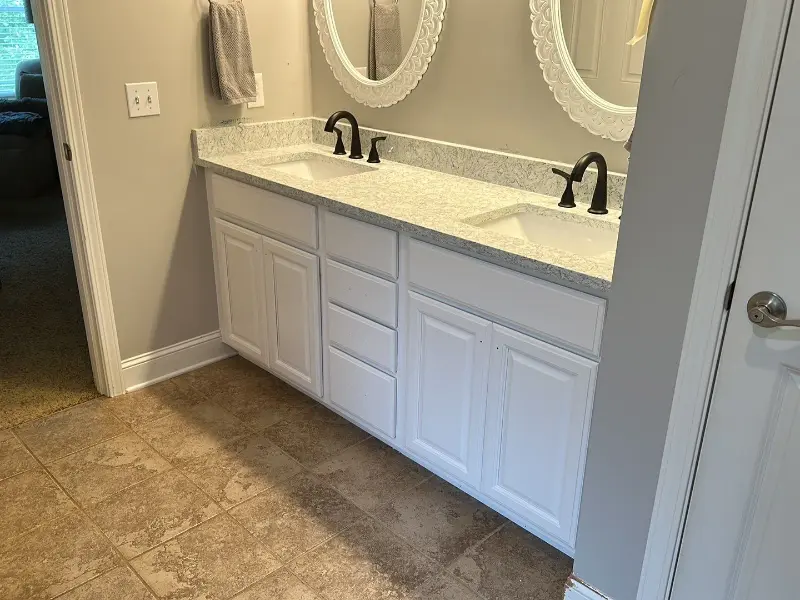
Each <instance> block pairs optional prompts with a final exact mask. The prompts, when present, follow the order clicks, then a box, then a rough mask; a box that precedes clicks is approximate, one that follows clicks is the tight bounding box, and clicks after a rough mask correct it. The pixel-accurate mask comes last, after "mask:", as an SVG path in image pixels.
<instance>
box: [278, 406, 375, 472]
mask: <svg viewBox="0 0 800 600" xmlns="http://www.w3.org/2000/svg"><path fill="white" fill-rule="evenodd" d="M266 434H267V436H268V437H269V439H271V440H272V441H273V442H275V443H276V444H277V445H278V446H279V447H281V448H282V449H283V450H284V451H285V452H286V453H287V454H289V455H290V456H293V457H294V458H296V459H297V460H299V461H300V462H301V463H303V464H304V465H307V466H310V465H315V464H318V463H320V462H322V461H324V460H327V459H329V458H331V457H333V456H335V455H336V454H338V453H339V452H341V451H342V450H345V449H347V448H349V447H350V446H352V445H354V444H357V443H358V442H360V441H362V440H365V439H367V438H368V437H369V434H367V433H366V432H364V431H362V430H361V429H359V428H358V427H356V426H355V425H353V424H352V423H350V422H349V421H347V420H346V419H343V418H342V417H340V416H339V415H337V414H336V413H333V412H331V411H330V410H328V409H327V408H325V407H324V406H317V407H315V408H314V409H313V410H312V411H311V412H309V413H308V414H307V415H306V416H305V418H303V419H302V420H298V421H283V422H281V423H278V424H277V425H273V426H272V427H270V428H269V429H267V430H266Z"/></svg>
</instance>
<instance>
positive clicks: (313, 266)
mask: <svg viewBox="0 0 800 600" xmlns="http://www.w3.org/2000/svg"><path fill="white" fill-rule="evenodd" d="M207 184H208V189H209V207H210V214H211V217H212V223H213V228H214V236H213V240H214V257H215V266H216V277H217V294H218V299H219V313H220V329H221V332H222V337H223V340H224V341H225V342H226V343H227V344H229V345H230V346H232V347H233V348H235V349H236V350H237V351H239V352H240V353H241V354H242V355H243V356H245V357H246V358H248V359H249V360H251V361H253V362H255V363H257V364H259V365H261V366H262V367H264V368H265V369H267V370H269V371H271V372H272V373H274V374H275V375H277V376H279V377H281V378H283V379H284V380H286V381H288V382H289V383H291V384H292V385H294V386H296V387H297V388H298V389H301V390H303V391H305V392H306V393H308V394H309V395H310V396H313V397H314V398H316V399H318V400H320V401H321V402H323V403H324V404H326V405H327V406H329V407H330V408H331V409H332V410H334V411H336V412H338V413H340V414H341V415H343V416H344V417H346V418H348V419H349V420H351V421H352V422H353V423H355V424H357V425H358V426H360V427H362V428H363V429H365V430H367V431H369V432H370V433H372V434H373V435H375V436H376V437H379V438H380V439H382V440H383V441H385V442H386V443H388V444H390V445H391V446H393V447H394V448H396V449H397V450H399V451H400V452H403V453H404V454H406V455H407V456H409V457H411V458H412V459H414V460H417V461H418V462H420V463H421V464H423V465H424V466H426V467H428V468H429V469H431V470H432V471H434V472H435V473H437V474H438V475H440V476H441V477H443V478H445V479H447V480H449V481H450V482H452V483H453V484H455V485H457V486H459V487H460V488H462V489H463V490H465V491H466V492H468V493H469V494H471V495H473V496H474V497H476V498H478V499H479V500H481V501H483V502H485V503H487V504H489V505H490V506H492V507H493V508H495V509H496V510H498V511H500V512H502V513H503V514H504V515H506V516H507V517H508V518H510V519H512V520H513V521H515V522H516V523H518V524H520V525H522V526H523V527H525V528H527V529H528V530H530V531H532V532H533V533H535V534H537V535H539V536H540V537H542V538H543V539H545V540H546V541H548V542H550V543H551V544H553V545H555V546H556V547H558V548H559V549H561V550H563V551H564V552H567V553H572V552H573V549H574V544H575V535H576V529H577V519H578V508H579V504H580V495H581V484H582V480H583V466H584V461H585V457H586V447H587V440H588V431H589V421H590V416H591V408H592V400H593V396H594V386H595V379H596V373H597V367H598V363H599V353H600V340H601V334H602V327H603V321H604V318H605V300H603V299H601V298H596V297H593V296H590V295H588V294H584V293H581V292H578V291H574V290H571V289H568V288H566V287H563V286H560V285H555V284H552V283H548V282H545V281H542V280H540V279H537V278H534V277H529V276H526V275H522V274H520V273H517V272H515V271H512V270H509V269H506V268H503V267H499V266H495V265H492V264H489V263H487V262H485V261H482V260H478V259H474V258H471V257H468V256H465V255H463V254H460V253H457V252H452V251H450V250H444V249H442V248H439V247H437V246H433V245H431V244H428V243H424V242H420V241H417V240H412V239H410V238H409V237H408V236H405V235H399V234H398V233H397V232H395V231H391V230H389V229H385V228H382V227H378V226H375V225H372V224H368V223H363V222H361V221H358V220H356V219H351V218H348V217H344V216H341V215H336V214H332V213H330V212H328V211H327V210H325V209H318V208H316V207H314V206H312V205H311V204H306V203H303V202H298V201H296V200H292V199H290V198H286V197H284V196H280V195H278V194H275V193H272V192H268V191H265V190H260V189H258V188H254V187H251V186H248V185H245V184H241V183H238V182H235V181H231V180H228V179H225V178H223V177H221V176H218V175H215V174H212V173H208V174H207Z"/></svg>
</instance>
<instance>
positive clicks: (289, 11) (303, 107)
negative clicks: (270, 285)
mask: <svg viewBox="0 0 800 600" xmlns="http://www.w3.org/2000/svg"><path fill="white" fill-rule="evenodd" d="M246 5H247V9H248V17H249V23H250V33H251V38H252V43H253V51H254V62H255V69H256V71H257V72H263V73H264V83H265V89H266V98H267V102H266V106H265V107H264V108H261V109H254V110H245V109H242V108H238V107H226V106H224V105H223V104H221V103H220V102H218V101H216V100H214V99H212V98H211V97H210V94H209V82H208V76H207V68H206V64H207V60H206V58H207V52H206V48H207V40H206V36H205V29H204V27H203V26H202V25H201V22H202V18H203V12H204V11H206V10H207V6H208V2H206V1H205V0H170V1H169V2H164V1H163V0H139V1H138V2H99V1H98V0H69V13H70V21H71V24H72V31H73V37H74V44H75V52H76V58H77V65H78V71H79V78H80V85H81V92H82V96H83V103H84V111H85V118H86V125H87V130H88V138H89V150H90V153H91V160H92V168H93V170H94V177H95V186H96V191H97V200H98V204H99V208H100V218H101V225H102V232H103V242H104V244H105V250H106V259H107V261H108V267H109V275H110V279H111V291H112V296H113V302H114V313H115V316H116V321H117V328H118V331H119V342H120V350H121V353H122V357H123V359H125V358H130V357H132V356H136V355H139V354H141V353H144V352H148V351H152V350H156V349H159V348H162V347H165V346H168V345H171V344H174V343H177V342H181V341H184V340H187V339H190V338H192V337H195V336H198V335H202V334H204V333H208V332H210V331H214V330H216V329H217V328H218V327H219V324H218V319H217V309H216V299H215V293H214V275H213V269H212V257H211V242H210V234H209V225H208V214H207V208H206V199H205V187H204V183H203V180H202V177H201V176H200V174H199V173H197V172H195V171H194V170H193V169H192V161H191V147H190V142H189V135H190V130H191V129H192V128H193V127H197V126H201V125H206V124H209V123H216V122H219V121H221V120H225V119H231V118H236V117H239V116H246V117H249V118H252V119H254V120H266V119H276V118H284V117H292V116H308V115H310V111H311V108H310V106H311V97H310V81H309V65H308V37H307V35H308V27H307V21H308V15H307V7H306V6H305V3H304V2H298V1H297V0H269V1H263V0H246ZM153 80H155V81H157V82H158V85H159V93H160V97H161V116H158V117H147V118H141V119H129V118H128V115H127V108H126V102H125V93H124V84H125V83H126V82H137V81H153Z"/></svg>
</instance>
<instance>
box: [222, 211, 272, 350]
mask: <svg viewBox="0 0 800 600" xmlns="http://www.w3.org/2000/svg"><path fill="white" fill-rule="evenodd" d="M215 230H216V236H217V244H216V252H217V257H216V260H217V276H218V286H217V287H218V289H217V297H218V299H219V313H220V331H221V334H222V340H223V341H224V342H225V343H226V344H228V345H229V346H231V347H232V348H235V349H236V350H238V351H239V352H241V353H242V354H245V355H247V356H248V357H249V358H251V359H253V360H255V361H257V362H260V363H262V364H264V365H266V364H267V321H266V300H265V297H264V254H263V251H262V247H261V236H260V235H258V234H257V233H253V232H251V231H247V230H246V229H243V228H241V227H237V226H236V225H232V224H230V223H228V222H226V221H223V220H221V219H215Z"/></svg>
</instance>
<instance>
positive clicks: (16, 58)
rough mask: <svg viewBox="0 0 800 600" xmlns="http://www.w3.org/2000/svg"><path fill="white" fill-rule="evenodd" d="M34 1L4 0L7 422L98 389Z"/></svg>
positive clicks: (2, 358) (1, 301)
mask: <svg viewBox="0 0 800 600" xmlns="http://www.w3.org/2000/svg"><path fill="white" fill-rule="evenodd" d="M72 256H73V255H72V247H71V243H70V237H69V231H68V227H67V219H66V213H65V210H64V200H63V195H62V193H61V183H60V181H59V174H58V166H57V162H56V154H55V145H54V142H53V131H52V125H51V120H50V111H49V102H48V98H47V93H46V91H45V83H44V76H43V74H42V63H41V59H40V56H39V47H38V42H37V39H36V29H35V25H34V24H33V12H32V5H31V4H30V2H29V1H28V0H0V365H2V377H0V426H2V427H9V426H15V425H19V424H20V423H24V422H26V421H29V420H31V419H35V418H38V417H41V416H43V415H47V414H51V413H53V412H55V411H58V410H60V409H63V408H66V407H68V406H73V405H74V404H78V403H80V402H83V401H86V400H89V399H91V398H94V397H96V396H98V395H99V393H98V391H97V389H96V387H95V385H94V382H93V377H92V367H91V361H90V359H89V349H88V344H87V339H86V330H85V327H84V323H83V316H82V311H81V304H80V295H79V292H78V285H77V280H76V275H75V266H74V263H73V258H72Z"/></svg>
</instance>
